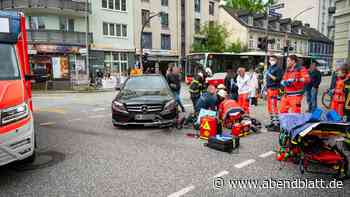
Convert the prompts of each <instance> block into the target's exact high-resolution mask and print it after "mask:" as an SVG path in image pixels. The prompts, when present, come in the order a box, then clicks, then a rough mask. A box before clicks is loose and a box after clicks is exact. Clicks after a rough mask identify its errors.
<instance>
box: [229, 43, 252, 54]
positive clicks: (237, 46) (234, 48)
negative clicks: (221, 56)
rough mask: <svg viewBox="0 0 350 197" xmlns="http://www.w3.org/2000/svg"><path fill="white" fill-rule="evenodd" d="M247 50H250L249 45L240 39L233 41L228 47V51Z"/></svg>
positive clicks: (239, 51) (238, 51)
mask: <svg viewBox="0 0 350 197" xmlns="http://www.w3.org/2000/svg"><path fill="white" fill-rule="evenodd" d="M246 51H248V47H247V46H246V45H244V44H243V43H242V42H241V41H240V40H236V41H235V42H232V43H231V44H229V45H228V46H227V48H226V52H234V53H241V52H246Z"/></svg>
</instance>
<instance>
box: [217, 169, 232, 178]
mask: <svg viewBox="0 0 350 197" xmlns="http://www.w3.org/2000/svg"><path fill="white" fill-rule="evenodd" d="M227 174H229V172H228V171H226V170H224V171H221V172H219V173H218V174H216V175H215V176H214V178H217V177H223V176H225V175H227Z"/></svg>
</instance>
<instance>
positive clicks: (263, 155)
mask: <svg viewBox="0 0 350 197" xmlns="http://www.w3.org/2000/svg"><path fill="white" fill-rule="evenodd" d="M273 154H275V152H273V151H269V152H266V153H263V154H261V155H259V157H260V158H266V157H268V156H271V155H273Z"/></svg>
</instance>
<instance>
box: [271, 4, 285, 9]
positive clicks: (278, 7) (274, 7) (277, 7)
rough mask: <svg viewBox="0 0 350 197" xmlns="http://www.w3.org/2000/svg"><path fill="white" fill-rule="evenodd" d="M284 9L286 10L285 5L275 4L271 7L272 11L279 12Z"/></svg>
mask: <svg viewBox="0 0 350 197" xmlns="http://www.w3.org/2000/svg"><path fill="white" fill-rule="evenodd" d="M282 8H284V3H279V4H275V5H272V6H271V7H270V9H271V10H278V9H282Z"/></svg>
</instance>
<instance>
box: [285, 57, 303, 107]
mask: <svg viewBox="0 0 350 197" xmlns="http://www.w3.org/2000/svg"><path fill="white" fill-rule="evenodd" d="M309 82H310V77H309V73H308V71H307V69H306V68H305V67H303V66H301V65H300V64H298V57H297V56H296V55H290V56H289V57H288V59H287V70H286V72H285V73H284V75H283V78H282V81H281V85H282V86H283V88H284V91H285V95H284V96H283V97H282V99H281V109H280V113H288V111H289V110H291V112H293V113H301V103H302V101H303V97H304V90H305V86H306V84H308V83H309Z"/></svg>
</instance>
